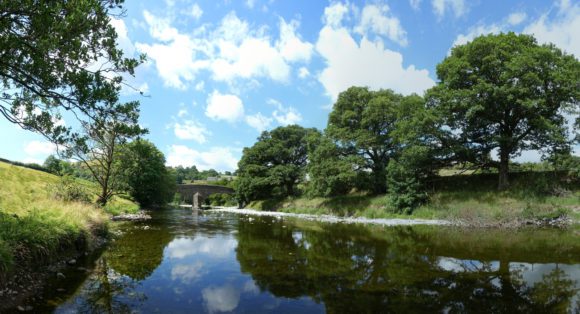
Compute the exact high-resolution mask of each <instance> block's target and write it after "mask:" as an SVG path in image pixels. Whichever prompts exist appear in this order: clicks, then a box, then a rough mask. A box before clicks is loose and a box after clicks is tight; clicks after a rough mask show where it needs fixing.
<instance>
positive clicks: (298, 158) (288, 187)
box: [236, 125, 317, 203]
mask: <svg viewBox="0 0 580 314" xmlns="http://www.w3.org/2000/svg"><path fill="white" fill-rule="evenodd" d="M312 132H317V131H316V130H315V129H307V128H303V127H301V126H298V125H289V126H284V127H278V128H276V129H274V130H272V131H265V132H263V133H262V134H261V135H260V137H259V138H258V141H257V142H256V143H255V144H254V145H253V146H252V147H246V148H244V152H243V155H242V159H241V160H240V162H239V163H238V180H237V186H236V193H237V195H238V198H239V200H240V201H241V202H242V203H245V202H248V201H251V200H256V199H268V198H272V197H285V196H292V195H295V194H296V192H297V191H296V185H297V184H298V183H300V182H302V180H304V178H305V175H306V173H305V172H306V163H307V160H308V154H307V137H308V135H309V134H310V133H312Z"/></svg>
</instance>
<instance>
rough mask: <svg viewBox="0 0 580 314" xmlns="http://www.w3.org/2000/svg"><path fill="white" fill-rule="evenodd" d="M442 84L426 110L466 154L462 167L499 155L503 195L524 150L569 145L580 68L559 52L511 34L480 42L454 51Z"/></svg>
mask: <svg viewBox="0 0 580 314" xmlns="http://www.w3.org/2000/svg"><path fill="white" fill-rule="evenodd" d="M437 76H438V78H439V82H438V84H437V86H436V87H434V88H433V89H432V90H431V91H430V92H429V105H430V106H432V107H434V108H436V109H437V110H438V111H439V112H440V113H441V117H442V118H443V119H444V120H445V125H446V127H447V128H448V129H449V130H450V132H449V134H451V135H453V137H454V140H455V142H456V143H459V144H460V145H461V147H462V148H463V150H462V151H460V152H458V155H460V157H461V158H462V159H464V160H466V161H470V162H474V163H476V164H480V165H483V164H485V163H487V164H488V165H489V161H490V160H491V159H490V156H491V155H492V153H493V152H494V151H496V150H497V153H498V155H499V163H495V164H493V165H494V166H496V167H497V168H498V169H499V184H498V186H499V188H500V189H504V188H506V187H507V186H508V173H509V162H510V160H511V159H512V158H513V157H515V156H518V155H519V154H520V153H521V152H522V151H523V150H528V149H537V150H541V151H543V152H545V153H548V152H550V151H553V150H559V149H562V147H566V146H567V145H569V142H570V140H569V138H570V136H569V135H568V134H567V129H566V125H565V114H566V112H569V113H572V114H574V112H575V114H577V112H578V99H579V97H580V85H579V84H580V83H579V82H580V63H579V62H578V60H577V59H576V58H575V57H574V56H572V55H567V54H565V53H563V52H562V51H561V50H560V49H558V48H556V47H555V46H554V45H540V44H538V43H537V42H536V40H535V39H534V37H532V36H529V35H517V34H514V33H507V34H499V35H487V36H481V37H478V38H476V39H474V40H473V41H472V42H470V43H467V44H465V45H460V46H456V47H454V48H453V49H452V51H451V54H450V55H449V56H448V57H446V58H445V59H444V60H443V61H442V62H441V63H440V64H439V65H438V66H437Z"/></svg>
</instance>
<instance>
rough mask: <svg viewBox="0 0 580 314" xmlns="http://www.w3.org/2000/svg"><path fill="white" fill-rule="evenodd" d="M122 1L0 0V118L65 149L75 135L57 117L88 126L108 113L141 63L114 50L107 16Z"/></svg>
mask: <svg viewBox="0 0 580 314" xmlns="http://www.w3.org/2000/svg"><path fill="white" fill-rule="evenodd" d="M122 3H123V0H87V1H67V0H55V1H34V0H3V1H0V114H1V115H2V116H4V117H5V118H6V119H7V120H8V121H10V122H12V123H15V124H17V125H19V126H21V127H23V128H24V129H28V130H32V131H35V132H38V133H40V134H42V135H44V136H45V137H47V138H48V139H49V140H51V141H53V142H56V143H62V142H65V141H69V144H70V143H72V142H74V140H75V139H76V138H77V137H78V136H80V133H79V132H73V130H72V129H71V128H70V127H66V126H64V125H63V124H62V123H60V119H61V114H62V113H63V112H65V111H66V112H72V113H73V115H74V116H76V117H77V118H79V119H80V120H82V121H86V122H88V123H92V122H94V121H95V119H96V118H97V117H98V116H99V115H101V114H102V112H103V110H111V109H114V107H111V106H109V104H112V103H117V102H118V95H119V90H120V86H121V84H123V79H122V75H124V74H129V75H132V74H133V73H134V69H135V67H136V66H137V65H138V64H139V63H141V62H142V61H143V59H144V57H143V56H141V57H140V59H139V60H137V59H132V58H125V57H124V56H123V53H122V51H121V50H120V49H118V48H117V46H116V39H117V34H116V32H115V29H114V27H113V26H112V24H111V16H112V15H113V16H114V15H121V14H123V9H122ZM69 125H70V124H69Z"/></svg>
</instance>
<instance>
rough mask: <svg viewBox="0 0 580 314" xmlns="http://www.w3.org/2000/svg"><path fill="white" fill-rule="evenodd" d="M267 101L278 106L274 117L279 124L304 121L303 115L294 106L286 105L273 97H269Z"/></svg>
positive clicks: (273, 114)
mask: <svg viewBox="0 0 580 314" xmlns="http://www.w3.org/2000/svg"><path fill="white" fill-rule="evenodd" d="M266 103H267V104H268V105H272V106H275V107H276V110H274V112H273V113H272V117H273V118H274V120H276V122H278V124H280V125H290V124H297V123H298V122H300V121H302V115H301V114H300V112H298V110H296V109H295V108H294V107H285V106H284V105H283V104H282V103H281V102H279V101H278V100H276V99H273V98H269V99H268V100H267V101H266Z"/></svg>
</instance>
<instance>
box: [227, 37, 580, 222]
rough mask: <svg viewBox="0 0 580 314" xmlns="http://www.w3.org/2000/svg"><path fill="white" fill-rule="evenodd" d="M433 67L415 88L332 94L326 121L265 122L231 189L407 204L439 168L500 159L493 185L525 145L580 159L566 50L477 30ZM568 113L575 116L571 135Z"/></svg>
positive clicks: (577, 66) (494, 164) (549, 156)
mask: <svg viewBox="0 0 580 314" xmlns="http://www.w3.org/2000/svg"><path fill="white" fill-rule="evenodd" d="M437 76H438V78H439V81H438V83H437V84H436V86H434V87H433V88H431V89H429V90H428V91H426V92H425V94H424V95H423V96H419V95H416V94H413V95H409V96H403V95H400V94H397V93H395V92H393V91H392V90H378V91H371V90H369V89H368V88H366V87H351V88H349V89H347V90H346V91H344V92H342V93H340V94H339V96H338V99H337V101H336V102H335V103H334V106H333V109H332V111H331V113H330V115H329V119H328V124H327V127H326V129H324V130H323V131H319V130H316V129H307V128H303V127H301V126H298V125H291V126H286V127H279V128H276V129H274V130H272V131H265V132H263V133H262V135H261V136H260V137H259V138H258V140H257V142H256V143H255V144H254V145H253V146H252V147H249V148H245V149H244V151H243V156H242V158H241V160H240V162H239V165H238V166H239V168H238V179H237V181H236V192H237V197H238V199H239V200H240V202H241V203H247V202H249V201H252V200H257V199H267V198H278V197H287V196H295V195H298V194H299V193H302V192H303V193H306V194H308V195H311V196H334V195H341V194H346V193H349V192H351V191H353V190H358V191H368V192H371V193H375V194H381V193H388V194H389V195H390V199H391V201H392V202H393V205H394V206H395V207H396V208H398V209H399V210H400V211H401V212H410V211H411V210H412V209H413V208H415V207H416V206H418V205H419V204H421V203H423V202H425V201H426V199H427V194H426V193H425V183H426V182H427V181H428V179H429V178H433V177H434V176H436V175H437V174H438V171H439V170H441V169H442V168H446V167H462V168H465V167H467V166H469V167H471V168H473V169H496V170H497V173H498V189H500V190H504V189H507V188H508V187H509V172H510V165H511V164H512V162H511V161H512V159H513V158H514V157H517V156H519V155H520V154H521V152H522V151H524V150H529V149H535V150H539V151H541V152H542V154H543V156H544V158H545V160H549V161H552V163H553V165H558V167H567V168H568V170H574V169H575V170H576V172H577V170H578V169H580V161H579V159H580V158H578V157H575V156H572V155H571V147H572V145H573V144H574V143H575V142H576V143H577V142H578V140H579V136H578V123H579V122H578V121H580V118H578V117H579V112H580V107H579V102H578V101H579V98H580V85H579V82H580V63H579V62H578V60H577V59H576V58H575V57H574V56H572V55H567V54H565V53H563V52H562V51H561V50H560V49H558V48H556V47H555V46H554V45H551V44H550V45H539V44H537V42H536V40H535V39H534V38H533V37H532V36H529V35H516V34H514V33H507V34H499V35H487V36H480V37H478V38H476V39H474V40H473V41H472V42H470V43H468V44H465V45H460V46H456V47H454V48H453V49H452V51H451V54H450V55H449V56H448V57H446V58H445V59H444V60H443V61H442V62H441V63H440V64H439V65H438V66H437ZM566 117H568V119H576V130H575V132H576V139H572V138H573V136H571V134H569V130H568V126H567V125H566ZM494 155H497V158H493V156H494Z"/></svg>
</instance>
